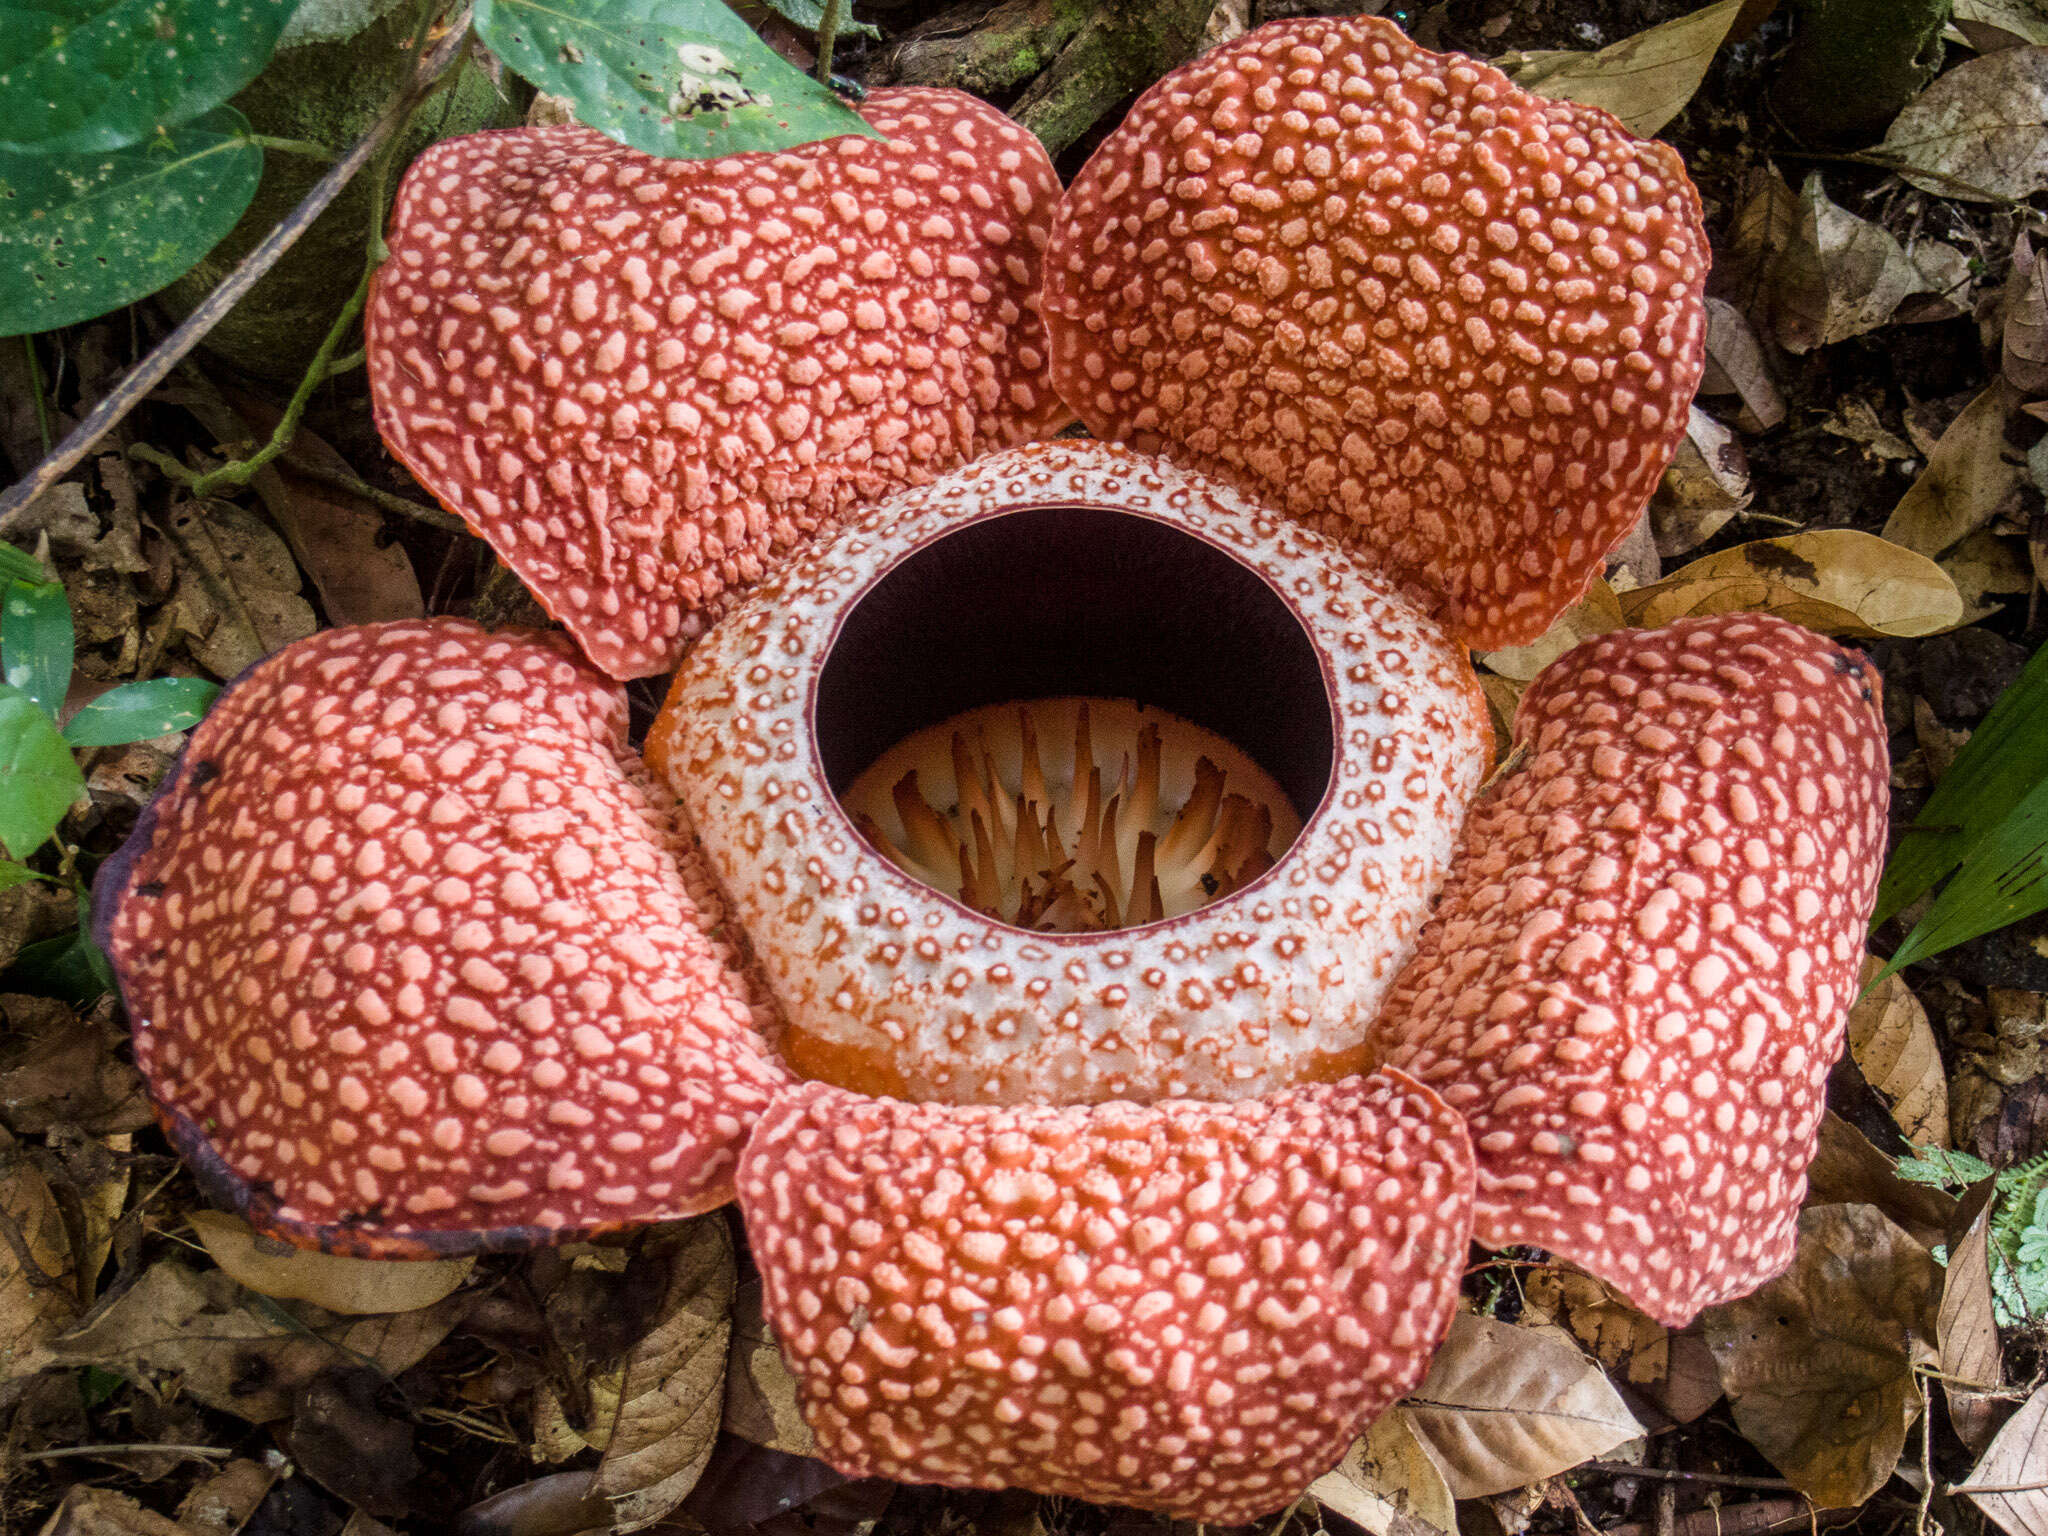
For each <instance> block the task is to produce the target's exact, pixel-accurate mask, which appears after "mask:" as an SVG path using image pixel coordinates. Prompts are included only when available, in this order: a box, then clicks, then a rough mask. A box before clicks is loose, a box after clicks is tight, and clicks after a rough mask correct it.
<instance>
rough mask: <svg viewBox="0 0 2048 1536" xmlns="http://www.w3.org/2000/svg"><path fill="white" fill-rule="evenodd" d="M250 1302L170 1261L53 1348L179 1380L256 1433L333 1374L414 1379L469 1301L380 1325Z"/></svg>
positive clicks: (224, 1281)
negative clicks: (344, 1367)
mask: <svg viewBox="0 0 2048 1536" xmlns="http://www.w3.org/2000/svg"><path fill="white" fill-rule="evenodd" d="M280 1305H281V1304H280V1303H277V1302H273V1301H268V1300H264V1299H262V1298H258V1297H256V1296H253V1295H252V1294H251V1293H250V1292H248V1291H245V1290H243V1289H242V1287H240V1286H239V1285H237V1284H235V1282H234V1281H233V1280H231V1279H230V1278H229V1277H228V1276H227V1275H225V1274H223V1273H222V1272H220V1271H219V1270H208V1271H206V1272H205V1273H200V1272H198V1271H196V1270H193V1269H190V1268H188V1267H187V1266H185V1265H183V1264H180V1263H178V1262H176V1261H175V1260H172V1259H162V1260H159V1261H158V1262H157V1263H155V1264H153V1265H152V1266H150V1268H149V1269H148V1270H146V1271H145V1272H144V1273H143V1276H142V1278H141V1279H140V1280H138V1281H137V1282H136V1283H135V1284H134V1285H133V1286H131V1287H130V1288H129V1289H128V1290H127V1291H126V1292H125V1293H123V1294H122V1295H121V1297H120V1298H119V1299H118V1300H116V1301H115V1302H114V1303H113V1304H112V1305H111V1306H109V1307H108V1308H106V1310H105V1311H103V1312H101V1313H100V1314H99V1315H98V1316H97V1317H95V1318H93V1319H92V1321H91V1322H89V1323H87V1324H86V1325H85V1326H84V1327H82V1328H76V1329H73V1330H72V1331H71V1332H70V1333H67V1334H64V1335H63V1336H61V1337H60V1338H58V1339H57V1340H55V1341H54V1342H53V1344H52V1346H51V1348H52V1349H53V1350H54V1351H55V1353H56V1355H57V1357H58V1359H59V1360H61V1361H62V1362H63V1363H65V1364H69V1365H96V1366H99V1367H100V1368H101V1369H103V1370H110V1371H118V1372H120V1373H121V1374H123V1375H129V1376H135V1375H143V1374H148V1375H163V1376H175V1377H177V1378H178V1384H179V1388H180V1390H181V1391H184V1392H186V1393H189V1394H190V1395H191V1396H193V1397H195V1398H197V1399H198V1400H199V1401H200V1402H202V1403H204V1404H206V1406H207V1407H209V1408H218V1409H220V1410H222V1411H223V1412H226V1413H232V1414H234V1415H236V1416H237V1417H239V1418H243V1419H247V1420H248V1421H249V1422H251V1423H253V1424H264V1423H268V1422H269V1421H270V1420H272V1419H281V1418H284V1417H286V1416H287V1415H288V1414H290V1413H291V1411H292V1403H293V1398H294V1396H295V1395H296V1394H297V1392H298V1390H299V1389H300V1388H301V1387H303V1386H304V1385H305V1384H306V1383H307V1382H309V1381H311V1380H312V1379H313V1378H314V1377H315V1376H316V1375H318V1374H319V1373H320V1372H321V1371H322V1370H324V1369H326V1368H327V1367H328V1366H331V1365H336V1364H357V1365H360V1364H369V1365H373V1366H375V1367H376V1368H377V1369H378V1370H380V1371H382V1372H383V1373H384V1374H385V1375H387V1376H396V1375H397V1374H398V1373H399V1372H400V1371H404V1370H409V1369H411V1368H412V1367H413V1366H415V1365H417V1364H418V1363H419V1362H420V1361H421V1360H423V1359H425V1358H426V1355H427V1352H428V1351H429V1350H431V1349H432V1348H433V1347H434V1346H435V1345H436V1344H439V1343H440V1342H441V1340H442V1339H444V1338H446V1337H447V1336H448V1333H449V1331H450V1330H451V1329H453V1328H454V1326H455V1324H456V1323H457V1322H458V1321H460V1320H461V1317H462V1313H463V1310H464V1307H465V1305H466V1302H465V1298H464V1297H462V1296H459V1295H458V1296H450V1297H448V1298H447V1299H445V1300H443V1301H439V1302H436V1303H435V1304H434V1305H433V1306H431V1307H422V1308H419V1309H418V1310H416V1311H412V1312H397V1313H388V1314H383V1315H380V1316H376V1317H358V1318H336V1317H333V1316H331V1315H329V1314H328V1313H326V1312H324V1311H322V1310H321V1309H320V1308H318V1307H314V1306H310V1305H308V1304H307V1303H304V1302H298V1303H286V1304H282V1305H284V1306H285V1307H286V1309H287V1312H288V1313H290V1314H291V1315H288V1316H284V1317H282V1318H280V1315H279V1312H278V1308H279V1306H280Z"/></svg>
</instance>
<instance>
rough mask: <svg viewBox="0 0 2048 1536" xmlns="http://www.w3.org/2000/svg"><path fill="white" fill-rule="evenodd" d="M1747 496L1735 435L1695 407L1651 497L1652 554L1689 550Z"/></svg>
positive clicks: (1670, 556)
mask: <svg viewBox="0 0 2048 1536" xmlns="http://www.w3.org/2000/svg"><path fill="white" fill-rule="evenodd" d="M1749 501H1750V490H1749V461H1748V459H1747V458H1746V457H1745V456H1744V454H1743V452H1742V443H1741V441H1740V439H1738V438H1737V437H1736V435H1735V434H1734V433H1733V432H1731V431H1730V430H1729V429H1728V428H1726V427H1724V426H1722V425H1721V423H1720V422H1718V421H1716V420H1714V418H1713V417H1711V416H1709V415H1708V414H1707V413H1706V412H1705V411H1703V410H1701V409H1700V408H1699V407H1698V406H1694V407H1693V408H1692V415H1691V417H1690V418H1689V419H1688V421H1687V422H1686V428H1685V437H1684V439H1683V441H1681V442H1680V443H1679V445H1678V452H1677V453H1676V454H1675V455H1674V456H1673V457H1672V460H1671V465H1670V467H1669V468H1668V469H1666V470H1665V471H1664V478H1663V479H1662V480H1661V481H1659V482H1658V485H1657V493H1656V495H1655V496H1653V497H1651V499H1650V529H1651V532H1652V533H1653V534H1654V535H1655V536H1656V540H1657V553H1658V554H1660V555H1662V556H1663V557H1664V558H1665V559H1666V560H1675V559H1677V558H1678V557H1679V556H1680V555H1686V554H1690V553H1692V551H1693V550H1695V549H1697V548H1698V547H1699V546H1700V545H1702V544H1704V543H1706V542H1707V540H1708V539H1711V538H1712V537H1713V536H1714V535H1715V534H1717V533H1719V532H1720V531H1721V528H1722V526H1723V525H1724V524H1725V523H1726V522H1727V521H1728V519H1729V518H1731V517H1733V516H1734V515H1735V514H1736V513H1737V512H1740V511H1741V510H1742V509H1743V508H1744V507H1747V506H1748V505H1749ZM1638 590H1641V589H1640V588H1639V589H1638Z"/></svg>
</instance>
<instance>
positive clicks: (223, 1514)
mask: <svg viewBox="0 0 2048 1536" xmlns="http://www.w3.org/2000/svg"><path fill="white" fill-rule="evenodd" d="M283 1470H284V1469H283V1467H281V1466H271V1465H267V1464H266V1463H264V1462H260V1461H252V1460H249V1459H248V1458H246V1457H237V1458H235V1460H233V1461H230V1462H228V1463H226V1464H225V1465H223V1466H221V1467H219V1468H218V1469H216V1470H215V1471H213V1472H211V1473H209V1474H208V1475H207V1476H206V1478H205V1479H204V1480H203V1481H202V1482H201V1483H200V1484H199V1485H198V1486H197V1487H195V1488H194V1489H193V1490H192V1491H191V1492H190V1493H188V1494H186V1495H185V1497H184V1500H183V1501H182V1502H181V1503H180V1504H179V1505H178V1525H179V1527H180V1528H181V1529H182V1530H183V1531H184V1533H185V1536H235V1532H237V1531H239V1530H240V1529H241V1528H242V1526H243V1523H244V1522H245V1521H247V1520H248V1518H249V1517H250V1516H251V1515H253V1514H254V1513H256V1506H257V1505H259V1504H261V1503H262V1502H263V1499H264V1496H265V1495H266V1494H268V1493H269V1492H270V1486H271V1484H273V1483H275V1482H276V1481H277V1480H278V1477H279V1476H280V1475H281V1474H282V1472H283Z"/></svg>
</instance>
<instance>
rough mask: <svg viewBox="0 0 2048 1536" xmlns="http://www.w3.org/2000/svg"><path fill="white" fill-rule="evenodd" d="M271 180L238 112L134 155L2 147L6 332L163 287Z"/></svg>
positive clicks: (0, 319) (64, 319)
mask: <svg viewBox="0 0 2048 1536" xmlns="http://www.w3.org/2000/svg"><path fill="white" fill-rule="evenodd" d="M262 175H263V151H262V150H260V149H258V148H257V147H256V145H255V144H254V143H252V142H251V141H250V138H249V124H248V121H247V119H245V118H244V117H243V116H242V114H241V113H239V112H237V111H236V110H235V109H234V108H233V107H216V108H214V110H213V111H211V112H209V113H207V114H206V116H204V117H203V118H200V119H199V120H198V121H197V122H192V123H186V124H185V125H183V126H182V127H178V128H172V129H169V130H168V131H167V132H165V133H163V134H161V135H159V136H158V137H157V138H155V139H152V140H151V141H150V142H149V143H147V144H139V145H136V146H135V147H134V148H131V149H115V150H109V151H107V152H105V153H103V154H90V155H69V154H66V155H31V154H19V153H14V152H12V151H0V271H5V272H7V273H8V274H9V276H8V278H7V280H6V281H4V282H0V336H18V335H21V334H23V333H24V332H29V331H47V330H51V329H54V328H55V327H57V326H60V325H69V324H71V323H72V322H73V321H74V320H90V319H91V318H92V317H93V316H95V315H103V314H105V313H106V312H107V311H108V310H110V309H119V308H120V307H121V306H122V305H123V304H126V303H128V302H130V301H131V300H134V299H139V298H141V297H142V296H143V295H144V294H149V293H154V292H156V290H157V289H159V288H161V287H163V285H164V284H165V283H168V282H169V281H170V280H171V279H172V278H174V277H177V276H180V275H181V274H182V273H184V272H185V271H186V270H188V269H189V268H190V267H191V266H192V265H193V263H195V262H196V261H198V260H199V258H200V257H202V256H204V255H205V254H206V253H207V252H208V251H209V250H211V249H212V248H213V246H214V244H215V242H216V241H218V240H219V239H220V238H221V236H223V235H225V234H226V233H227V232H228V231H229V230H230V229H232V228H233V227H234V223H235V220H236V219H238V218H240V217H241V216H242V210H243V209H245V208H247V207H248V206H249V199H250V198H252V197H254V196H255V195H256V183H257V181H258V180H259V179H260V178H261V177H262Z"/></svg>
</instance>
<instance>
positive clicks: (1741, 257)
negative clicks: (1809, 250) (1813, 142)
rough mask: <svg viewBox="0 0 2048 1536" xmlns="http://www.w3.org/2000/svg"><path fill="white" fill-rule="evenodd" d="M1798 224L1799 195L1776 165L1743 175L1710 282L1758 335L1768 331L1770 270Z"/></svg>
mask: <svg viewBox="0 0 2048 1536" xmlns="http://www.w3.org/2000/svg"><path fill="white" fill-rule="evenodd" d="M1799 222H1800V202H1799V194H1798V193H1797V192H1794V191H1793V190H1792V187H1791V184H1790V183H1789V182H1787V181H1786V180H1785V178H1784V177H1782V176H1780V175H1779V174H1778V172H1777V170H1776V168H1775V167H1772V166H1768V165H1764V166H1753V167H1751V168H1750V169H1749V170H1748V171H1745V172H1744V173H1743V177H1742V183H1741V192H1740V195H1739V198H1738V200H1737V203H1736V207H1735V218H1734V221H1733V222H1732V223H1731V225H1730V226H1729V230H1728V239H1727V243H1726V245H1725V246H1724V247H1723V248H1722V249H1721V250H1718V251H1716V252H1715V253H1714V271H1713V279H1712V281H1713V284H1714V291H1715V292H1716V293H1719V294H1722V295H1725V296H1726V297H1727V298H1729V299H1730V300H1732V301H1733V302H1734V304H1735V306H1736V307H1737V308H1738V309H1740V310H1741V311H1742V312H1743V313H1744V314H1745V315H1747V316H1748V317H1749V319H1750V322H1751V324H1753V325H1754V326H1755V327H1756V328H1757V329H1758V330H1759V331H1762V330H1765V329H1767V328H1768V320H1769V314H1770V289H1771V283H1772V277H1773V269H1774V268H1775V267H1776V266H1777V264H1778V262H1779V260H1780V258H1781V257H1782V256H1783V254H1784V252H1785V251H1786V250H1787V248H1789V247H1790V246H1791V245H1792V244H1793V242H1794V241H1796V240H1797V239H1798V238H1799ZM1710 318H1711V317H1710Z"/></svg>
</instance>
